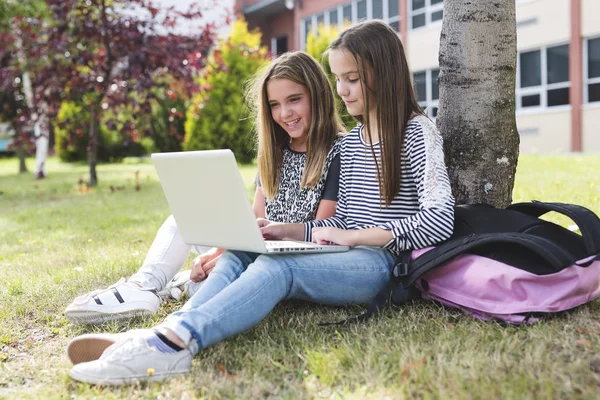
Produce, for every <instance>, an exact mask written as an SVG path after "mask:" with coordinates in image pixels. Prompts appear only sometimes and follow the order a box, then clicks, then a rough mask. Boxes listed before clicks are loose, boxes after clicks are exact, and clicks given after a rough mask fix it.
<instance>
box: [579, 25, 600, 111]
mask: <svg viewBox="0 0 600 400" xmlns="http://www.w3.org/2000/svg"><path fill="white" fill-rule="evenodd" d="M584 43H585V45H584V49H583V51H584V57H585V58H584V69H585V71H584V75H583V79H584V84H583V86H584V93H585V95H584V96H585V98H584V101H585V102H586V103H593V102H596V101H600V37H599V38H595V39H587V40H586V41H585V42H584Z"/></svg>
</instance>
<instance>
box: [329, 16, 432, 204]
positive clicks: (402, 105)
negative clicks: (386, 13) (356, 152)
mask: <svg viewBox="0 0 600 400" xmlns="http://www.w3.org/2000/svg"><path fill="white" fill-rule="evenodd" d="M338 49H343V50H346V51H348V52H349V53H350V54H351V55H352V56H353V57H354V59H355V61H356V64H357V66H358V73H359V77H360V80H361V83H362V92H363V93H362V94H363V104H364V105H365V112H364V115H362V116H358V117H357V119H358V120H359V121H360V122H362V123H363V124H364V126H365V128H364V129H365V130H366V132H367V135H368V137H369V142H370V143H373V140H372V136H371V131H370V129H369V127H370V124H369V118H370V116H369V110H370V109H371V107H370V99H372V98H374V99H375V106H376V111H377V112H376V114H377V129H378V130H379V138H380V144H381V154H382V160H381V165H380V163H379V161H378V160H377V158H376V157H375V152H374V150H373V146H372V145H371V152H372V154H373V158H374V160H375V165H376V166H377V176H378V179H379V193H380V195H381V199H382V200H383V201H385V205H386V206H389V205H390V203H391V202H392V200H393V199H394V197H395V196H396V195H397V194H398V192H399V191H400V176H401V157H400V155H401V152H402V143H403V141H404V130H405V128H406V124H407V123H408V120H409V119H410V118H411V116H413V115H414V114H422V113H423V112H422V111H421V107H420V106H419V104H418V103H417V97H416V95H415V91H414V88H413V85H412V79H411V73H410V70H409V69H408V63H407V61H406V55H405V54H404V47H403V46H402V42H401V41H400V38H399V37H398V34H397V33H396V32H395V31H394V30H393V29H392V28H390V27H389V26H388V25H387V24H385V23H383V22H381V21H375V20H373V21H366V22H362V23H359V24H356V25H354V26H351V27H350V28H348V29H346V30H345V31H343V32H342V33H341V34H340V36H339V37H338V38H336V39H335V40H334V41H333V42H331V44H330V45H329V48H328V50H327V52H330V51H331V50H338Z"/></svg>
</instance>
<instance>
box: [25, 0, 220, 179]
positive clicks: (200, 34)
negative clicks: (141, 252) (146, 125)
mask: <svg viewBox="0 0 600 400" xmlns="http://www.w3.org/2000/svg"><path fill="white" fill-rule="evenodd" d="M46 3H47V4H48V7H49V9H50V11H51V15H52V20H53V23H52V24H49V25H48V26H44V25H40V26H39V27H38V30H37V31H38V32H40V33H41V34H36V33H35V31H34V30H32V29H31V26H32V24H31V23H29V24H23V26H22V29H23V32H25V34H24V35H23V36H24V40H23V42H24V48H25V49H26V51H27V60H28V65H27V67H28V69H30V70H32V75H34V76H35V81H36V85H35V88H36V90H35V101H34V103H38V102H39V101H42V100H43V101H45V102H48V103H56V102H60V101H61V100H62V99H64V98H68V99H71V100H76V101H82V102H83V103H84V104H85V105H86V107H87V109H88V110H89V115H90V124H89V127H88V129H87V131H88V132H87V138H88V143H87V151H88V163H89V167H90V184H91V185H92V186H95V185H96V184H97V182H98V178H97V175H96V163H97V145H98V132H99V127H98V122H99V120H100V118H101V116H102V114H103V113H105V112H106V111H107V110H108V109H114V108H118V107H119V106H121V105H123V104H127V105H128V107H131V110H132V113H134V114H139V113H146V114H150V113H151V103H152V100H153V98H154V94H155V92H153V91H152V89H153V88H156V87H157V86H160V85H161V84H162V82H163V81H164V75H165V74H168V75H170V76H172V77H175V78H176V79H179V80H181V81H183V82H186V84H187V85H189V86H192V85H193V84H194V81H193V76H194V73H195V71H197V70H198V69H200V68H202V67H203V65H204V62H205V60H206V54H207V53H208V50H209V48H210V47H211V45H212V44H213V42H214V39H215V27H216V25H215V23H209V22H206V21H204V22H203V21H202V10H201V9H200V6H198V5H192V6H191V7H190V9H189V10H188V11H187V12H179V11H177V10H175V9H174V8H172V7H171V8H169V9H161V8H159V7H158V6H156V5H155V3H154V2H152V1H151V0H148V1H144V0H46ZM180 20H188V21H195V22H194V25H195V26H196V28H195V34H187V35H182V34H175V33H173V28H174V26H175V25H176V24H177V23H178V21H180ZM28 22H30V21H28ZM137 132H138V129H137V127H136V126H135V124H133V126H132V124H129V125H128V126H125V128H124V129H123V133H124V134H137ZM144 134H149V133H147V132H145V133H144Z"/></svg>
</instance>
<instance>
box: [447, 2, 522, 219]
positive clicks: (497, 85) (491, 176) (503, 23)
mask: <svg viewBox="0 0 600 400" xmlns="http://www.w3.org/2000/svg"><path fill="white" fill-rule="evenodd" d="M516 57H517V33H516V19H515V2H514V1H513V0H479V1H477V4H475V3H473V1H471V0H445V1H444V21H443V25H442V34H441V38H440V54H439V64H440V75H439V87H440V107H439V112H438V115H437V125H438V127H439V128H440V131H441V133H442V135H443V136H444V146H445V152H446V160H447V164H448V170H449V174H450V180H451V183H452V192H453V194H454V196H455V197H456V200H457V203H458V204H461V203H489V204H493V205H495V206H497V207H506V206H508V205H509V204H511V202H512V190H513V186H514V181H515V172H516V168H517V159H518V157H519V134H518V132H517V125H516V119H515V71H516Z"/></svg>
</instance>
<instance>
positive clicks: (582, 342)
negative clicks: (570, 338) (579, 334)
mask: <svg viewBox="0 0 600 400" xmlns="http://www.w3.org/2000/svg"><path fill="white" fill-rule="evenodd" d="M575 343H577V344H578V345H580V346H585V347H588V348H591V347H592V344H591V343H590V341H589V340H585V339H580V340H578V341H576V342H575Z"/></svg>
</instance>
